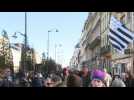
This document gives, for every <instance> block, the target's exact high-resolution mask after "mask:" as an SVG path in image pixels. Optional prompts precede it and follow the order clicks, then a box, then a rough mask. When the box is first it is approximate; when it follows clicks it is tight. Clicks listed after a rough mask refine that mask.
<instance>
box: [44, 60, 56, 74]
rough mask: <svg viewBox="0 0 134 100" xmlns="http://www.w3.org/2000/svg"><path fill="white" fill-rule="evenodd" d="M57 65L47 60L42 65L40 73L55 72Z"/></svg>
mask: <svg viewBox="0 0 134 100" xmlns="http://www.w3.org/2000/svg"><path fill="white" fill-rule="evenodd" d="M56 68H57V65H56V63H55V61H54V60H52V59H48V60H46V62H45V64H42V71H43V72H48V73H51V72H56Z"/></svg>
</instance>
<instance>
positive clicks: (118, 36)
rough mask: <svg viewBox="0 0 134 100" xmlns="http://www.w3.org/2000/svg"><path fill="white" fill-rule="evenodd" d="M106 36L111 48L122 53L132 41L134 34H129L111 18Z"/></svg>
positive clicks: (120, 24)
mask: <svg viewBox="0 0 134 100" xmlns="http://www.w3.org/2000/svg"><path fill="white" fill-rule="evenodd" d="M108 35H109V41H110V42H111V44H112V46H113V47H114V48H116V49H117V50H118V51H120V52H124V50H125V49H126V48H127V47H128V44H129V43H132V42H133V39H134V33H132V32H130V31H129V30H128V29H127V28H126V27H124V25H123V24H122V23H121V22H120V21H118V20H117V19H116V18H115V17H113V16H112V17H111V19H110V27H109V34H108Z"/></svg>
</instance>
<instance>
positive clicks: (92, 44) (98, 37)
mask: <svg viewBox="0 0 134 100" xmlns="http://www.w3.org/2000/svg"><path fill="white" fill-rule="evenodd" d="M100 42H101V39H100V36H97V37H96V38H95V39H94V40H93V41H91V43H90V44H89V48H90V49H93V48H95V47H96V46H97V45H98V44H100Z"/></svg>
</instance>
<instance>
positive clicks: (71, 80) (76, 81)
mask: <svg viewBox="0 0 134 100" xmlns="http://www.w3.org/2000/svg"><path fill="white" fill-rule="evenodd" d="M67 87H82V80H81V78H80V77H79V76H78V75H76V74H71V75H69V76H68V79H67Z"/></svg>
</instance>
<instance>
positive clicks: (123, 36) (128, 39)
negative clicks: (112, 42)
mask: <svg viewBox="0 0 134 100" xmlns="http://www.w3.org/2000/svg"><path fill="white" fill-rule="evenodd" d="M117 27H118V26H114V25H112V24H111V25H110V28H111V29H112V30H113V31H114V32H116V33H117V34H118V35H120V36H121V37H122V38H124V39H125V40H127V41H128V42H131V41H132V40H131V39H130V38H128V37H127V36H126V35H124V34H122V33H121V32H119V31H118V30H117Z"/></svg>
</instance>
